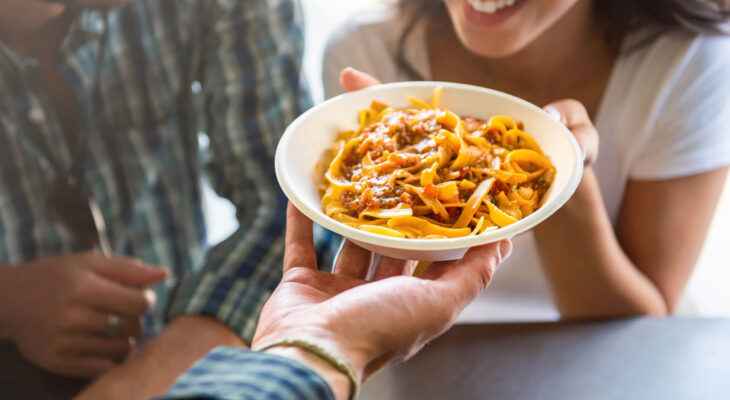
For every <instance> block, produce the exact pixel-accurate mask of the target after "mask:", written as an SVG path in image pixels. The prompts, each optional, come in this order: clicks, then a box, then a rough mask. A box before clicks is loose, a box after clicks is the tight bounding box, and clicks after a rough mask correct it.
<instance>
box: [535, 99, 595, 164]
mask: <svg viewBox="0 0 730 400" xmlns="http://www.w3.org/2000/svg"><path fill="white" fill-rule="evenodd" d="M543 109H544V110H545V111H546V112H547V113H548V114H550V115H551V116H552V117H553V118H555V119H556V120H558V121H560V122H561V123H563V125H565V126H566V127H567V128H568V129H569V130H570V131H571V132H573V135H575V138H576V140H578V144H579V145H580V148H581V150H583V164H584V166H586V167H589V166H591V165H593V163H594V162H595V161H596V159H597V158H598V131H597V130H596V127H595V126H593V122H591V117H589V116H588V111H587V110H586V108H585V107H584V106H583V104H582V103H581V102H579V101H577V100H572V99H566V100H558V101H555V102H553V103H550V104H548V105H547V106H545V107H544V108H543Z"/></svg>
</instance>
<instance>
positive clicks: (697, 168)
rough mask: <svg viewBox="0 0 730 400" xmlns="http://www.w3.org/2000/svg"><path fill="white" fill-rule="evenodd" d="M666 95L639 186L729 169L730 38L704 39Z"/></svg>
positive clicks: (640, 162)
mask: <svg viewBox="0 0 730 400" xmlns="http://www.w3.org/2000/svg"><path fill="white" fill-rule="evenodd" d="M687 57H688V58H687V59H686V62H684V65H683V66H681V67H680V69H679V70H678V72H677V74H676V75H675V77H674V79H672V80H670V82H669V84H670V85H672V87H671V88H670V90H669V91H668V92H667V97H666V101H665V102H664V106H663V107H662V108H661V110H659V115H658V117H657V120H656V124H655V125H654V129H653V132H652V134H651V135H650V138H649V140H648V142H647V144H646V146H645V147H644V149H643V151H642V152H641V153H640V154H639V155H638V157H637V159H636V161H635V163H634V165H633V166H632V168H631V170H630V173H629V175H630V178H631V179H637V180H656V179H671V178H678V177H683V176H689V175H694V174H699V173H703V172H707V171H711V170H714V169H717V168H720V167H723V166H727V165H730V38H727V37H722V36H713V37H700V38H698V39H696V42H695V43H694V44H693V45H692V48H691V49H690V52H689V54H688V55H687Z"/></svg>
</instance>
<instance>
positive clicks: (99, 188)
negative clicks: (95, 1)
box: [0, 1, 205, 325]
mask: <svg viewBox="0 0 730 400" xmlns="http://www.w3.org/2000/svg"><path fill="white" fill-rule="evenodd" d="M185 3H186V2H180V3H178V4H175V2H170V1H148V2H138V3H136V4H130V5H129V6H127V7H124V8H123V9H119V10H114V11H112V12H110V13H109V15H108V17H107V18H106V23H107V29H108V32H107V34H106V36H104V34H103V30H104V23H105V22H104V19H103V16H102V14H101V13H99V12H96V11H85V12H84V13H83V14H82V16H81V17H80V18H79V19H78V20H77V21H76V22H75V23H74V24H73V25H72V27H71V28H70V30H69V33H68V35H67V36H66V37H65V38H64V40H63V41H62V44H61V46H60V47H59V49H58V52H57V57H58V60H59V69H60V70H61V72H62V74H63V75H64V77H65V78H66V79H67V80H68V82H69V84H70V85H71V86H72V88H73V89H74V92H75V94H76V96H77V100H78V103H79V108H80V110H79V111H80V114H79V118H78V123H77V126H78V131H77V132H76V134H77V135H84V136H85V137H86V138H87V140H88V145H87V148H86V151H85V154H84V155H85V158H86V161H85V164H84V170H83V177H82V179H83V180H84V181H85V184H86V187H87V190H88V192H89V194H90V195H91V196H92V197H93V198H94V199H95V200H96V201H97V202H98V203H99V205H100V208H101V211H102V214H103V217H104V221H105V224H106V227H107V229H108V232H109V236H110V240H111V243H112V246H113V250H114V252H115V253H117V254H125V255H132V256H135V257H138V258H140V259H142V260H144V261H146V262H148V263H151V264H155V265H164V266H168V267H169V268H171V270H172V272H173V273H172V274H171V275H172V278H171V279H170V280H169V281H168V282H167V283H166V284H165V285H161V286H160V287H159V288H158V293H157V295H158V302H157V305H158V309H157V310H156V311H155V315H156V316H155V317H154V320H155V321H156V325H157V324H158V323H159V322H161V320H162V318H161V311H162V310H161V308H162V306H163V305H164V304H165V303H166V299H167V295H168V290H169V287H171V286H172V285H173V284H174V281H175V279H176V278H179V277H180V276H181V275H182V274H184V273H185V272H187V271H191V270H194V269H195V268H197V267H199V266H200V264H201V262H202V258H203V255H204V251H205V227H204V224H203V214H202V207H201V199H200V189H199V165H198V162H199V161H198V151H197V147H198V142H197V129H196V128H195V120H194V119H195V118H194V114H195V113H194V112H192V111H194V110H193V108H192V107H186V108H185V105H182V107H179V104H180V103H179V101H178V99H179V98H180V94H181V93H182V92H183V91H184V90H187V91H190V87H189V86H188V87H183V85H184V82H185V80H184V79H183V74H185V73H186V69H185V68H186V66H187V67H188V68H192V66H190V65H189V63H188V62H187V60H186V54H185V46H186V44H187V43H188V40H189V36H190V29H189V25H190V21H191V18H192V11H193V10H192V8H191V7H186V6H184V4H185ZM102 40H104V41H105V42H106V43H105V49H104V50H103V51H100V43H101V41H102ZM99 68H100V70H99V79H98V82H96V83H95V81H96V79H94V77H95V75H96V73H97V69H99ZM0 82H1V83H0V172H1V173H2V179H0V263H5V264H20V263H25V262H28V261H32V260H34V259H37V258H41V257H47V256H52V255H56V254H62V253H68V252H73V251H81V250H85V249H81V248H77V247H75V246H74V245H73V243H72V240H71V238H70V237H69V236H68V234H67V233H66V232H65V231H64V230H63V229H62V228H61V227H60V226H59V225H58V224H56V223H54V221H53V219H52V218H51V216H50V210H49V204H48V203H49V202H52V201H53V198H54V196H60V195H61V194H60V193H57V194H54V193H50V192H49V184H50V183H51V182H52V181H53V180H54V179H56V178H57V177H58V176H62V175H66V174H68V173H69V171H68V168H69V166H70V165H71V164H72V158H74V157H75V155H74V152H73V151H71V149H70V147H71V146H70V145H69V144H68V143H66V140H65V139H64V134H63V131H62V129H61V124H60V122H59V119H58V117H57V115H56V114H55V109H54V107H53V106H52V105H51V102H50V101H49V98H48V95H47V93H46V92H45V91H44V87H43V85H41V84H40V79H39V68H38V65H36V63H35V62H34V61H33V60H30V59H24V58H22V57H20V56H18V55H17V54H14V53H12V52H11V51H10V50H9V49H8V48H7V47H5V46H4V45H2V43H0ZM187 98H189V99H193V98H194V96H192V95H191V96H187ZM191 102H192V100H191ZM44 146H46V147H47V149H48V150H46V151H44V150H43V147H44ZM49 151H50V152H52V154H53V155H54V156H55V158H56V160H57V161H56V162H52V161H51V160H50V159H49V157H48V156H47V152H49Z"/></svg>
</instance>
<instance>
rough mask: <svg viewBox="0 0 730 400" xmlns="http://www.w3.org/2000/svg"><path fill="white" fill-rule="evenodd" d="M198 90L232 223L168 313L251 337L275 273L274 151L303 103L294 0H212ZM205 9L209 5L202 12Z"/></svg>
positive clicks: (278, 200)
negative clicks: (235, 225) (208, 319)
mask: <svg viewBox="0 0 730 400" xmlns="http://www.w3.org/2000/svg"><path fill="white" fill-rule="evenodd" d="M203 3H205V4H207V5H208V6H212V7H208V8H207V9H206V10H209V9H211V8H213V9H214V10H213V11H210V12H209V13H210V14H211V15H210V16H209V17H208V18H207V21H208V23H207V25H206V26H205V27H204V31H205V32H204V34H203V40H202V44H201V52H202V62H203V66H202V71H203V72H202V77H201V83H202V95H203V99H202V100H203V103H204V108H205V118H204V119H205V120H206V124H205V130H206V132H207V134H208V136H209V138H210V149H211V151H212V158H211V160H210V161H209V162H208V164H207V166H206V167H207V172H208V176H209V178H210V181H211V183H212V185H213V187H214V188H215V190H216V191H217V192H218V194H220V195H222V196H224V197H226V198H228V199H229V200H231V202H232V203H233V204H234V205H235V207H236V210H237V218H238V220H239V229H238V230H237V231H236V232H235V233H234V234H233V235H232V236H231V237H229V238H228V239H227V240H225V241H223V242H222V243H220V244H218V245H217V246H215V247H214V248H213V249H211V251H210V252H209V253H208V255H207V259H206V262H205V265H204V268H203V269H202V271H200V272H199V273H197V274H194V275H191V276H188V277H185V278H184V279H183V280H182V281H181V282H180V283H179V284H178V287H177V289H176V291H175V294H174V297H173V299H172V301H171V303H170V305H169V308H168V318H172V317H175V316H177V315H180V314H203V315H209V316H212V317H215V318H217V319H218V320H219V321H221V322H223V323H225V324H226V325H227V326H229V327H230V328H231V329H233V330H234V331H236V332H238V333H239V334H240V335H241V337H242V338H243V339H244V340H245V341H246V342H247V343H250V342H251V339H252V337H253V333H254V331H255V329H256V322H257V320H258V315H259V312H260V310H261V307H262V306H263V304H264V302H265V301H266V300H267V299H268V297H269V295H270V294H271V292H272V291H273V289H274V288H275V287H276V285H277V284H278V282H279V280H280V279H281V261H282V256H283V250H284V229H285V219H286V203H287V202H286V198H285V197H284V195H283V194H282V193H281V191H280V189H279V187H278V185H277V181H276V176H275V174H274V153H275V149H276V144H277V142H278V139H279V137H280V136H281V134H282V133H283V132H284V129H285V128H286V126H287V124H288V123H289V122H291V121H292V120H293V119H294V118H296V117H297V116H298V115H299V114H300V113H301V112H302V111H304V110H305V109H307V108H308V107H309V106H310V105H311V104H310V101H311V100H310V97H309V92H308V90H307V88H306V84H305V83H304V81H303V77H302V74H301V59H302V52H303V43H302V40H303V39H302V31H301V9H300V7H299V5H298V3H296V2H295V1H294V0H250V1H247V0H216V1H214V0H210V1H208V2H203ZM206 12H207V11H206Z"/></svg>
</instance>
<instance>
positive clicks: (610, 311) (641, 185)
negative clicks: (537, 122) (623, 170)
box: [535, 104, 727, 318]
mask: <svg viewBox="0 0 730 400" xmlns="http://www.w3.org/2000/svg"><path fill="white" fill-rule="evenodd" d="M569 106H575V104H571V105H569ZM561 111H563V113H564V114H568V121H564V122H566V123H567V124H568V126H569V128H571V129H572V130H573V131H574V133H576V136H578V138H579V140H580V138H581V135H582V134H583V133H585V132H576V129H574V128H573V127H571V125H574V126H576V125H580V124H577V123H576V121H579V120H580V121H582V123H583V124H585V123H586V121H588V117H587V115H585V112H584V110H583V111H581V110H573V111H567V112H566V111H565V110H561ZM581 114H582V115H581ZM580 121H579V122H580ZM591 128H592V125H591ZM585 129H586V128H585V126H583V127H580V126H579V128H578V130H585ZM594 130H595V129H594ZM726 176H727V168H722V169H718V170H715V171H711V172H707V173H703V174H698V175H693V176H689V177H684V178H678V179H670V180H663V181H632V182H629V184H628V186H627V189H626V194H625V196H624V200H623V204H622V207H621V212H620V215H619V219H618V223H617V227H616V231H614V229H613V227H612V225H611V221H610V220H609V218H608V215H607V214H606V211H605V206H604V204H603V201H602V199H601V194H600V190H599V187H598V182H597V180H596V177H595V174H594V173H593V171H592V169H591V168H587V169H586V172H585V174H584V176H583V181H582V182H581V184H580V186H579V188H578V190H577V192H576V193H575V195H574V196H573V198H572V199H571V200H570V201H569V202H568V203H567V204H566V206H565V207H563V208H562V209H561V210H560V211H558V212H557V213H556V214H555V215H554V216H553V217H551V218H550V219H549V220H547V221H545V222H544V223H543V224H541V225H540V226H538V227H537V228H536V229H535V237H536V239H537V244H538V249H539V251H540V255H541V258H542V261H543V264H544V266H545V269H546V273H547V276H548V280H549V281H550V285H551V287H552V291H553V296H554V298H555V302H556V304H557V306H558V309H559V310H560V312H561V314H562V316H563V317H566V318H577V317H597V316H616V315H632V314H650V315H664V314H667V313H671V312H673V311H674V310H675V308H676V306H677V303H678V301H679V298H680V295H681V294H682V289H683V288H684V286H685V284H686V282H687V279H688V278H689V275H690V273H691V272H692V269H693V268H694V265H695V262H696V260H697V257H698V256H699V253H700V251H701V249H702V244H703V243H704V239H705V236H706V234H707V230H708V229H709V226H710V222H711V220H712V216H713V214H714V210H715V207H716V206H717V202H718V199H719V197H720V193H721V191H722V187H723V184H724V181H725V178H726Z"/></svg>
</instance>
